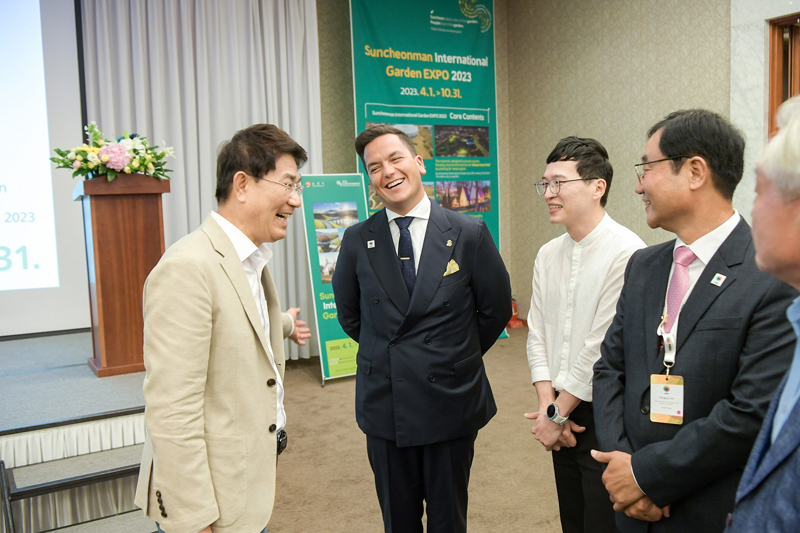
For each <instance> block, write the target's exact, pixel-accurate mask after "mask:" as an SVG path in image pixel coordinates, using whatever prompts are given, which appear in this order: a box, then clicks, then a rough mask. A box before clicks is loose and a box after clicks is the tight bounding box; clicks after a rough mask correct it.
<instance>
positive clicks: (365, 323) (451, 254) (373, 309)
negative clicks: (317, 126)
mask: <svg viewBox="0 0 800 533" xmlns="http://www.w3.org/2000/svg"><path fill="white" fill-rule="evenodd" d="M356 150H357V152H358V154H359V156H360V157H361V160H362V162H363V163H364V168H365V169H366V170H367V173H368V175H369V179H370V182H371V184H372V186H373V187H374V189H375V191H376V193H377V194H378V196H379V197H380V198H381V200H382V201H383V205H384V206H385V209H383V210H381V211H379V212H378V213H376V214H375V215H373V216H372V217H370V218H369V219H368V220H366V221H364V222H362V223H359V224H357V225H355V226H353V227H350V228H348V230H347V231H346V233H345V235H344V238H343V239H342V245H341V248H340V251H339V258H338V262H337V266H336V270H335V273H334V276H333V290H334V293H335V297H336V307H337V313H338V318H339V322H340V323H341V325H342V327H343V328H344V331H345V332H346V333H347V334H348V335H349V336H350V337H352V338H353V339H354V340H356V341H358V343H359V349H358V358H357V364H358V371H357V377H356V419H357V421H358V425H359V427H360V428H361V429H362V430H363V431H364V433H365V434H366V436H367V454H368V456H369V459H370V464H371V465H372V470H373V473H374V475H375V485H376V489H377V492H378V500H379V502H380V506H381V511H382V513H383V519H384V526H385V529H386V531H387V532H389V531H391V532H394V533H404V532H409V533H410V532H421V531H422V521H421V518H422V513H423V502H424V503H425V510H426V512H427V519H428V521H427V523H428V531H429V532H442V533H444V532H447V533H453V532H460V531H466V516H467V486H468V482H469V472H470V467H471V464H472V457H473V449H474V442H475V438H476V436H477V433H478V430H479V429H480V428H482V427H483V426H484V425H486V423H487V422H488V421H489V419H491V418H492V416H494V414H495V412H496V411H497V408H496V406H495V403H494V398H493V396H492V391H491V388H490V386H489V381H488V379H487V377H486V371H485V369H484V366H483V355H484V354H485V353H486V351H487V350H488V349H489V348H490V347H491V346H492V344H494V342H495V340H496V339H497V338H498V336H499V335H500V333H501V332H502V330H503V328H504V326H505V325H506V324H507V323H508V320H509V319H510V318H511V288H510V284H509V277H508V272H507V271H506V268H505V265H504V264H503V260H502V259H501V257H500V254H499V252H498V250H497V247H496V246H495V244H494V242H493V240H492V237H491V235H490V233H489V231H488V229H487V228H486V224H485V223H484V222H483V221H482V220H480V219H477V218H472V217H469V216H466V215H462V214H458V213H455V212H452V211H449V210H446V209H444V208H442V207H440V206H439V205H437V204H436V203H434V202H432V201H430V200H429V199H428V197H427V195H426V194H425V191H424V189H423V185H422V174H424V173H425V165H424V163H423V160H422V158H421V157H420V156H419V155H417V154H416V152H415V149H414V145H413V143H412V142H411V140H410V139H409V138H408V136H407V135H406V134H405V133H403V132H402V131H400V130H398V129H395V128H392V127H389V126H376V127H373V128H370V129H368V130H365V131H364V132H362V133H361V135H359V137H358V139H356Z"/></svg>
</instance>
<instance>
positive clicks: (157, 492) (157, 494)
mask: <svg viewBox="0 0 800 533" xmlns="http://www.w3.org/2000/svg"><path fill="white" fill-rule="evenodd" d="M156 497H157V498H159V499H160V498H161V491H160V490H157V491H156Z"/></svg>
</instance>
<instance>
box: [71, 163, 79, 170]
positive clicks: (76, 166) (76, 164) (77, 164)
mask: <svg viewBox="0 0 800 533" xmlns="http://www.w3.org/2000/svg"><path fill="white" fill-rule="evenodd" d="M72 168H74V169H75V170H78V169H79V168H81V162H80V161H75V162H73V163H72Z"/></svg>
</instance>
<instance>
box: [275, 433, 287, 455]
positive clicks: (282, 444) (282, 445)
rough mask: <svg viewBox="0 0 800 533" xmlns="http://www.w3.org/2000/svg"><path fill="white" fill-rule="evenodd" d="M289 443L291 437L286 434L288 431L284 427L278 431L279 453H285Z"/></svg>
mask: <svg viewBox="0 0 800 533" xmlns="http://www.w3.org/2000/svg"><path fill="white" fill-rule="evenodd" d="M287 444H289V437H287V436H286V431H285V430H283V429H282V430H280V431H279V432H278V455H280V454H282V453H283V450H285V449H286V445H287Z"/></svg>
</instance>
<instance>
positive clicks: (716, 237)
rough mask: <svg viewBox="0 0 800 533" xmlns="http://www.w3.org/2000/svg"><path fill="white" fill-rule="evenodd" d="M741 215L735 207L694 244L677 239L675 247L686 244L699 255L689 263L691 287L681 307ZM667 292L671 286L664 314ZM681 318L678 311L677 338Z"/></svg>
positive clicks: (673, 263) (673, 258)
mask: <svg viewBox="0 0 800 533" xmlns="http://www.w3.org/2000/svg"><path fill="white" fill-rule="evenodd" d="M741 218H742V217H741V216H740V215H739V212H738V211H736V210H735V209H734V210H733V215H731V217H730V218H729V219H728V220H726V221H725V222H723V223H722V224H721V225H719V226H718V227H717V228H716V229H714V230H712V231H709V232H708V233H706V234H705V235H703V236H702V237H700V238H699V239H697V240H696V241H694V242H693V243H692V244H686V243H685V242H683V241H682V240H681V239H680V237H678V238H676V239H675V248H677V247H678V246H686V247H687V248H689V249H690V250H691V251H692V252H694V255H696V256H697V259H695V260H694V261H692V263H691V264H690V265H689V289H688V290H687V291H686V295H685V296H684V297H683V301H682V302H681V309H683V305H684V304H685V303H686V300H688V299H689V295H690V294H692V290H693V289H694V286H695V284H696V283H697V280H698V279H699V278H700V274H702V273H703V270H705V268H706V265H707V264H708V263H709V261H711V258H712V257H714V254H715V253H717V250H719V247H720V246H722V243H723V242H725V239H727V238H728V237H730V235H731V233H733V230H735V229H736V226H737V225H739V220H741ZM675 248H673V250H672V267H670V270H669V278H667V279H669V280H671V279H672V271H673V270H675ZM667 294H669V286H667V292H666V293H665V294H664V311H663V313H662V316H667ZM680 319H681V315H680V311H678V316H676V317H675V322H674V323H673V324H672V333H673V334H674V335H675V337H676V338H677V336H678V327H679V322H680Z"/></svg>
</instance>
